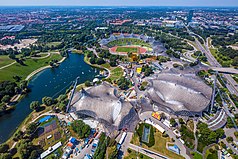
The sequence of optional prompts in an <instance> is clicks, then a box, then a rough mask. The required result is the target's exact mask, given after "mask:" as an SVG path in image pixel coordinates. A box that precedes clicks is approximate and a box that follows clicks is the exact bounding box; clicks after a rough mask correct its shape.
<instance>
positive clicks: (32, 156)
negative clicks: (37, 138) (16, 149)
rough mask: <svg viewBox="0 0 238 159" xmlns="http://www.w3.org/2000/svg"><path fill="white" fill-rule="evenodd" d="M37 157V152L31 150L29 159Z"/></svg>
mask: <svg viewBox="0 0 238 159" xmlns="http://www.w3.org/2000/svg"><path fill="white" fill-rule="evenodd" d="M37 157H38V152H37V151H36V150H33V151H32V152H31V155H30V157H29V159H36V158H37Z"/></svg>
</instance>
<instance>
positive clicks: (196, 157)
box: [191, 152, 203, 159]
mask: <svg viewBox="0 0 238 159" xmlns="http://www.w3.org/2000/svg"><path fill="white" fill-rule="evenodd" d="M191 154H192V155H193V159H203V157H202V155H201V154H199V153H197V152H192V153H191Z"/></svg>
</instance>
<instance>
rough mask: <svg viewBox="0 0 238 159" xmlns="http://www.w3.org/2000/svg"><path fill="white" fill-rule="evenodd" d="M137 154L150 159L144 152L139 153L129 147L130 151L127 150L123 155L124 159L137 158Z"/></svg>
mask: <svg viewBox="0 0 238 159" xmlns="http://www.w3.org/2000/svg"><path fill="white" fill-rule="evenodd" d="M137 156H138V157H139V158H143V159H152V158H150V157H148V156H146V155H144V154H141V153H140V154H138V153H137V152H136V151H134V150H131V149H130V153H129V152H128V154H127V155H126V156H125V157H124V159H137Z"/></svg>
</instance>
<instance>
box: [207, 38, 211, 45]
mask: <svg viewBox="0 0 238 159" xmlns="http://www.w3.org/2000/svg"><path fill="white" fill-rule="evenodd" d="M207 40H208V47H211V46H212V39H211V38H210V37H208V38H207Z"/></svg>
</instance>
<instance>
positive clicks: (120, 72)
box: [84, 56, 124, 81]
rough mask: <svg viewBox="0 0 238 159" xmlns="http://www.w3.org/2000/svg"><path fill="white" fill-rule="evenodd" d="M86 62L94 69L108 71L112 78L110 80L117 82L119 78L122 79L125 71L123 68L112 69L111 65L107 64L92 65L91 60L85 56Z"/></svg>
mask: <svg viewBox="0 0 238 159" xmlns="http://www.w3.org/2000/svg"><path fill="white" fill-rule="evenodd" d="M84 61H85V62H86V63H87V64H89V65H91V66H93V67H97V68H100V69H106V70H108V71H110V77H108V79H109V80H112V81H113V80H117V79H119V78H121V77H122V76H123V73H124V72H123V69H122V68H121V67H111V66H110V65H109V63H105V64H102V65H97V64H91V63H90V62H89V58H87V56H84Z"/></svg>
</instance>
